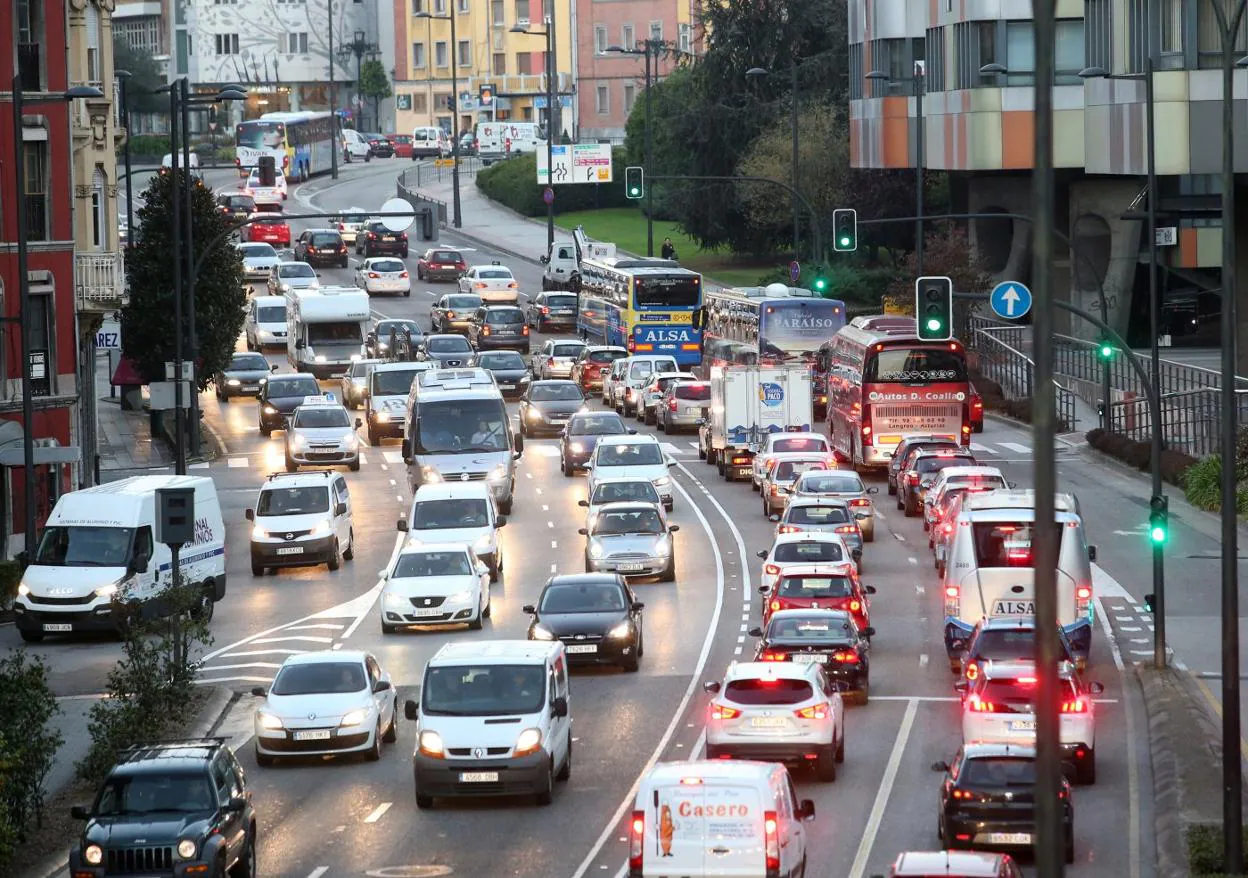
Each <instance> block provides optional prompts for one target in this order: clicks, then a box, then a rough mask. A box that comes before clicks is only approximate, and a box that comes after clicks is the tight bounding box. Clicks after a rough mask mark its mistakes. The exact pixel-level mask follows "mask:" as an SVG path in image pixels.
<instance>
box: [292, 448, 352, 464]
mask: <svg viewBox="0 0 1248 878" xmlns="http://www.w3.org/2000/svg"><path fill="white" fill-rule="evenodd" d="M290 459H291V460H293V461H294V462H295V463H297V464H299V465H300V466H311V465H313V464H318V463H328V464H351V463H358V462H359V459H360V452H359V449H356V450H355V451H342V450H333V449H326V450H324V451H318V450H315V449H308V450H307V451H292V452H290Z"/></svg>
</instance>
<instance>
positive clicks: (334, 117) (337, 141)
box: [325, 0, 342, 180]
mask: <svg viewBox="0 0 1248 878" xmlns="http://www.w3.org/2000/svg"><path fill="white" fill-rule="evenodd" d="M325 2H326V6H327V9H328V13H329V51H328V52H326V54H325V57H326V59H327V60H328V61H329V128H330V131H332V132H333V135H334V148H333V149H331V150H330V151H329V178H330V179H331V180H337V179H338V150H340V149H341V148H342V140H341V138H339V137H338V95H337V91H338V89H337V85H336V84H335V82H334V63H335V62H334V0H325Z"/></svg>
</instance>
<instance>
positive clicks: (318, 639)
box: [251, 634, 334, 643]
mask: <svg viewBox="0 0 1248 878" xmlns="http://www.w3.org/2000/svg"><path fill="white" fill-rule="evenodd" d="M287 640H306V641H307V642H308V643H333V642H334V638H332V637H312V636H310V635H307V634H295V635H293V636H291V637H262V638H259V639H257V640H253V641H251V642H252V643H284V642H285V641H287Z"/></svg>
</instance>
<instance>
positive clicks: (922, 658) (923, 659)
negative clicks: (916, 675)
mask: <svg viewBox="0 0 1248 878" xmlns="http://www.w3.org/2000/svg"><path fill="white" fill-rule="evenodd" d="M927 662H928V658H927V653H923V654H922V655H920V656H919V667H920V668H926V667H927Z"/></svg>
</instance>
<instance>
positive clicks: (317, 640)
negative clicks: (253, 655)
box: [205, 634, 334, 661]
mask: <svg viewBox="0 0 1248 878" xmlns="http://www.w3.org/2000/svg"><path fill="white" fill-rule="evenodd" d="M288 640H306V641H307V642H308V643H333V642H334V638H332V637H310V636H308V635H306V634H296V635H293V636H291V637H261V638H258V639H256V640H253V641H251V642H252V643H285V642H286V641H288ZM205 661H207V659H206V658H205Z"/></svg>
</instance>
